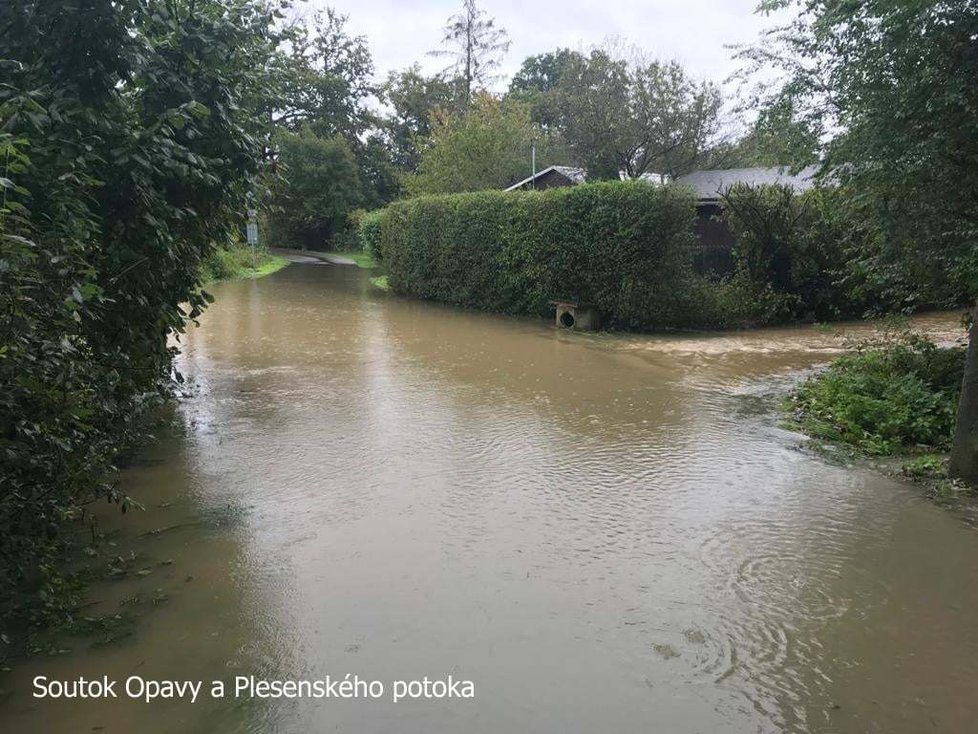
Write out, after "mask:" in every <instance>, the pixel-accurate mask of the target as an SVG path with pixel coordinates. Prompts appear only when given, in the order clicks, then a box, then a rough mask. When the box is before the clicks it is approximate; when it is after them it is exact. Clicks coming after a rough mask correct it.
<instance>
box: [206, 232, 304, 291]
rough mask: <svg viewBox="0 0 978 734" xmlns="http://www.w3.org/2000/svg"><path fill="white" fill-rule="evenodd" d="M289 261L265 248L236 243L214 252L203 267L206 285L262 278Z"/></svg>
mask: <svg viewBox="0 0 978 734" xmlns="http://www.w3.org/2000/svg"><path fill="white" fill-rule="evenodd" d="M288 264H289V261H288V260H286V259H285V258H282V257H276V256H274V255H270V254H269V253H268V250H267V249H265V248H264V247H259V248H252V247H251V246H250V245H247V244H244V243H241V242H236V243H233V244H230V245H226V246H224V247H219V248H217V249H216V250H214V251H213V252H212V253H210V255H208V256H207V258H206V259H205V260H204V262H203V265H202V266H201V276H200V279H201V281H203V282H204V283H211V282H213V281H217V280H231V279H234V278H260V277H263V276H265V275H271V274H272V273H274V272H275V271H277V270H281V269H282V268H284V267H285V266H286V265H288Z"/></svg>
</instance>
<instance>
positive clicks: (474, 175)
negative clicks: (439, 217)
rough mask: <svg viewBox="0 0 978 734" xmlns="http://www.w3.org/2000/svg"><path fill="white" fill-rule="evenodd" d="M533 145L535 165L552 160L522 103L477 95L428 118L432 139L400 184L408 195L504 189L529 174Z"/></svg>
mask: <svg viewBox="0 0 978 734" xmlns="http://www.w3.org/2000/svg"><path fill="white" fill-rule="evenodd" d="M533 145H536V146H537V162H538V169H540V168H544V167H546V166H548V165H552V164H554V163H557V160H556V157H557V153H555V148H554V146H553V145H552V143H551V141H550V139H549V137H548V136H547V135H545V134H544V132H543V131H542V130H541V129H540V128H539V126H537V125H535V124H534V123H533V122H532V120H531V119H530V111H529V108H528V107H527V105H525V104H522V103H519V102H516V101H513V100H503V101H500V100H497V99H496V98H494V97H492V96H490V95H488V94H480V95H477V97H476V98H475V100H474V101H473V103H472V106H471V107H470V108H469V110H468V111H467V112H465V113H461V114H456V113H443V114H438V115H434V116H433V117H432V133H431V140H430V142H429V143H428V146H427V147H426V148H425V149H424V150H423V151H422V153H421V162H420V164H419V165H418V170H417V173H415V174H413V175H410V176H407V177H406V178H405V181H404V185H405V188H406V190H407V191H408V193H409V194H412V195H419V194H443V193H457V192H461V191H479V190H481V189H501V188H505V187H507V186H509V185H510V184H513V183H515V182H516V181H519V180H521V179H523V178H526V177H527V176H528V175H530V149H531V146H533Z"/></svg>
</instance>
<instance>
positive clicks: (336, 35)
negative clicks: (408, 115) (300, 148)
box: [272, 8, 375, 144]
mask: <svg viewBox="0 0 978 734" xmlns="http://www.w3.org/2000/svg"><path fill="white" fill-rule="evenodd" d="M346 23H347V16H345V15H341V14H339V13H337V12H336V11H335V10H333V9H332V8H327V10H326V13H325V15H324V14H323V13H316V14H315V16H313V22H312V27H311V28H310V27H308V26H306V25H305V24H302V23H299V24H294V25H291V26H289V27H288V28H287V29H286V37H285V39H284V40H285V43H284V44H283V46H282V47H281V50H280V53H279V54H278V55H277V56H276V58H275V63H274V65H273V67H272V73H273V74H274V75H275V78H276V81H277V83H278V87H279V88H280V89H281V95H280V97H279V99H278V100H277V103H276V105H275V108H274V110H273V111H272V118H273V120H274V122H275V123H276V124H277V125H279V126H281V127H284V128H286V129H288V130H292V131H297V130H299V129H300V128H302V127H303V126H307V125H308V126H310V127H311V128H312V129H313V131H314V132H315V133H316V134H317V135H321V136H324V137H330V136H332V135H335V134H340V135H343V136H344V137H346V138H347V140H348V141H350V143H351V144H353V141H354V140H355V139H356V138H357V137H358V136H360V135H362V134H363V133H364V131H366V130H367V128H369V127H370V126H371V123H372V121H373V118H372V116H371V114H370V112H369V110H368V109H367V100H368V99H369V97H370V96H371V95H372V94H374V92H375V89H374V85H373V82H372V78H373V72H374V65H373V58H372V57H371V55H370V50H369V49H368V47H367V42H366V39H365V38H364V37H363V36H350V35H349V34H348V33H347V31H346Z"/></svg>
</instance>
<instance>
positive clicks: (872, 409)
mask: <svg viewBox="0 0 978 734" xmlns="http://www.w3.org/2000/svg"><path fill="white" fill-rule="evenodd" d="M963 372H964V349H963V348H959V347H952V348H941V347H938V346H936V345H935V344H934V343H933V342H931V341H928V340H927V339H925V338H923V337H920V336H914V335H906V334H905V335H902V336H900V337H899V338H897V339H896V340H893V341H891V342H890V343H885V344H878V343H877V344H868V345H864V346H862V347H861V348H860V349H859V350H857V351H856V353H854V354H850V355H846V356H844V357H840V358H839V359H837V360H836V361H835V362H833V363H832V364H831V365H830V366H829V368H828V369H826V370H825V371H824V372H822V373H821V374H818V375H816V376H814V377H812V378H810V379H809V380H807V381H806V382H805V383H804V384H803V385H802V386H801V387H800V388H799V389H798V390H797V391H796V392H795V394H794V395H793V396H792V398H791V404H792V407H793V408H794V410H795V414H796V417H797V419H798V421H799V423H800V425H801V427H802V428H803V429H804V430H805V431H806V432H807V433H809V434H811V435H813V436H815V437H817V438H823V439H827V440H830V441H840V442H843V443H847V444H850V445H852V446H854V447H856V448H858V449H860V450H862V451H865V452H866V453H869V454H875V455H885V454H891V453H893V452H895V451H898V450H901V449H907V448H913V447H918V446H925V447H931V448H934V449H938V450H944V449H947V448H948V447H949V446H950V442H951V434H952V431H953V429H954V420H955V415H956V413H957V407H958V398H959V395H960V390H961V378H962V375H963Z"/></svg>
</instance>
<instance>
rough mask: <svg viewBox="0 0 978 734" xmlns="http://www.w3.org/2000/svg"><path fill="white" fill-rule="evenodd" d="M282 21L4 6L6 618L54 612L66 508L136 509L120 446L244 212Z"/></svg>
mask: <svg viewBox="0 0 978 734" xmlns="http://www.w3.org/2000/svg"><path fill="white" fill-rule="evenodd" d="M276 22H277V19H276V17H275V13H274V12H273V11H272V10H271V9H270V8H269V7H268V6H267V5H266V4H265V3H264V2H262V1H261V0H170V1H169V2H166V3H147V2H131V1H122V0H86V1H85V2H76V1H74V0H44V1H43V2H42V1H41V0H21V1H20V2H15V3H9V2H8V3H0V59H2V60H3V61H2V62H0V64H2V65H3V83H2V84H0V154H2V161H0V188H2V189H3V195H2V197H0V200H2V203H0V334H2V335H3V337H2V345H0V587H2V588H3V589H4V593H3V594H2V595H0V631H2V632H4V633H6V632H8V631H11V630H10V628H9V627H7V621H8V614H16V615H21V616H22V617H23V616H28V614H29V613H30V612H33V616H32V618H31V619H30V621H34V622H36V621H38V619H39V618H41V619H43V618H44V617H45V616H49V615H53V614H55V613H58V612H59V609H58V602H59V601H60V595H61V594H60V593H59V586H58V584H57V581H58V580H57V576H56V574H54V573H52V566H53V563H52V562H53V560H54V559H55V558H56V555H55V553H54V549H55V548H56V547H57V546H56V540H57V538H58V537H59V534H58V531H59V529H60V528H61V525H62V524H63V523H64V522H66V520H68V519H69V518H71V517H77V516H78V515H79V513H80V512H81V508H82V507H83V506H84V505H85V504H86V503H88V502H91V501H93V500H95V499H102V500H103V501H104V500H105V498H106V497H108V499H109V500H110V501H111V500H114V501H116V502H119V503H121V505H122V507H123V508H125V507H127V506H128V499H127V498H125V497H124V496H122V495H121V494H120V492H119V490H118V489H117V488H116V486H115V483H114V481H113V477H112V471H113V466H112V465H113V459H114V457H115V456H116V455H117V454H118V452H119V451H120V450H122V449H123V448H125V447H126V446H127V445H130V444H131V443H132V442H133V441H134V440H136V439H138V438H139V437H141V436H143V435H144V431H145V427H144V426H141V424H140V422H139V420H138V418H139V417H140V416H141V415H143V414H145V412H146V410H147V408H148V407H149V406H151V405H153V404H154V403H155V399H154V398H157V399H158V398H159V397H161V394H165V392H166V387H165V385H166V384H167V383H166V380H167V378H169V377H170V375H171V370H172V358H173V355H174V349H173V348H172V346H171V344H172V343H171V342H170V341H169V340H170V339H171V337H172V336H173V333H174V332H180V331H181V330H182V329H183V328H184V326H185V325H186V323H187V321H188V320H189V319H193V318H196V317H197V316H198V315H199V314H200V312H201V310H202V309H203V308H204V306H205V304H206V302H207V300H208V296H207V295H206V294H205V293H203V292H202V291H201V290H200V282H199V279H200V271H201V264H202V262H203V261H204V259H205V258H206V257H207V256H208V255H209V254H210V253H212V252H213V250H214V248H215V247H216V246H217V245H218V244H220V243H222V242H229V241H230V240H231V238H232V237H233V236H235V235H236V233H237V231H238V229H239V228H240V226H241V225H242V219H243V211H244V210H245V208H246V207H247V205H248V201H249V200H248V198H247V195H248V193H249V192H251V191H252V190H253V187H254V185H255V174H256V172H257V170H258V168H259V165H260V162H261V152H262V145H261V141H262V139H263V138H264V134H265V132H266V130H265V127H266V123H267V117H266V116H264V115H262V114H261V113H260V109H259V107H260V106H263V105H260V104H259V102H260V101H261V100H266V99H267V98H268V97H269V96H273V95H272V90H270V89H268V88H267V87H266V85H267V83H268V79H267V76H266V75H265V73H264V70H265V69H266V68H267V67H268V64H269V57H270V54H271V52H272V48H273V45H274V41H275V34H274V33H273V31H272V29H273V27H274V24H275V23H276ZM256 105H258V106H256ZM60 591H61V592H63V587H61V588H60ZM28 592H34V593H33V594H31V593H28ZM32 599H33V600H34V602H35V603H34V604H32V603H31V601H32ZM38 599H40V601H38Z"/></svg>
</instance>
